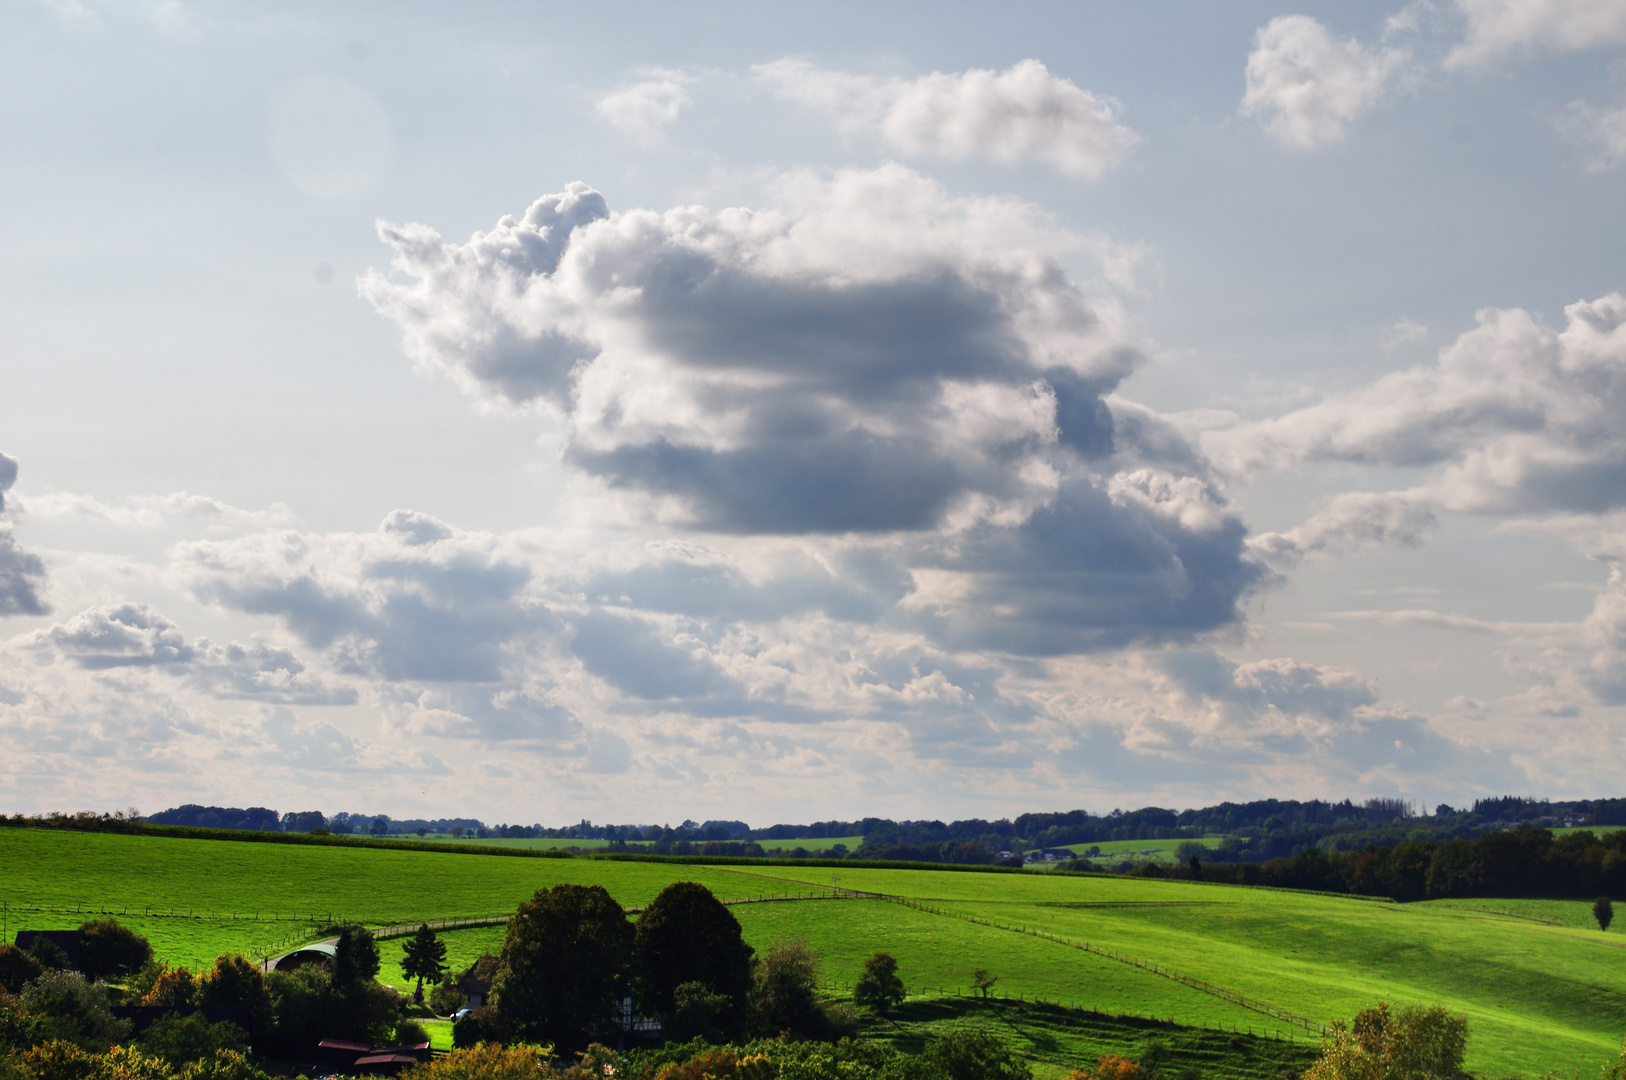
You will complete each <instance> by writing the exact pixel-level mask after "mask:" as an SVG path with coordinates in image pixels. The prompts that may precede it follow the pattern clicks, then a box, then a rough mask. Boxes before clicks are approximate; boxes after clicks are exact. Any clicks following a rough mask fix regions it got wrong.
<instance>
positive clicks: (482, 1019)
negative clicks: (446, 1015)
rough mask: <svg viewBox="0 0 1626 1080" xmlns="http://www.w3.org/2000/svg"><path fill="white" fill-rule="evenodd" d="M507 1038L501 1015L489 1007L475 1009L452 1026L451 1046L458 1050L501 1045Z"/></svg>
mask: <svg viewBox="0 0 1626 1080" xmlns="http://www.w3.org/2000/svg"><path fill="white" fill-rule="evenodd" d="M508 1036H509V1028H508V1026H507V1025H506V1024H504V1023H503V1018H502V1015H501V1014H500V1013H498V1012H497V1010H496V1009H493V1008H492V1007H491V1006H489V1005H487V1006H485V1007H484V1008H480V1009H475V1010H474V1011H473V1012H471V1013H469V1015H467V1016H465V1017H463V1018H462V1019H461V1020H459V1021H458V1022H457V1023H455V1024H453V1025H452V1045H453V1046H455V1047H459V1048H462V1047H473V1046H479V1045H480V1044H482V1043H503V1042H507V1041H508Z"/></svg>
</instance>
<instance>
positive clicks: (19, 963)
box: [0, 944, 45, 994]
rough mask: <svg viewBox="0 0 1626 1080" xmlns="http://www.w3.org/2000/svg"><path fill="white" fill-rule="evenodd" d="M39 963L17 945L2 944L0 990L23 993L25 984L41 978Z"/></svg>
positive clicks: (0, 951)
mask: <svg viewBox="0 0 1626 1080" xmlns="http://www.w3.org/2000/svg"><path fill="white" fill-rule="evenodd" d="M43 970H45V969H44V968H42V967H40V964H39V961H38V960H35V959H34V958H33V957H32V956H30V955H28V954H27V953H25V952H23V951H22V950H21V949H19V948H18V947H17V946H15V945H7V944H0V989H3V990H5V992H6V993H8V994H17V993H21V992H22V989H23V984H24V983H26V982H30V981H31V980H34V979H37V978H39V975H40V972H41V971H43Z"/></svg>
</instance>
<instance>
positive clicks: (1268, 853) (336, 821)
mask: <svg viewBox="0 0 1626 1080" xmlns="http://www.w3.org/2000/svg"><path fill="white" fill-rule="evenodd" d="M139 821H145V822H149V823H153V824H161V825H171V826H185V827H193V828H205V829H228V830H259V831H265V832H281V833H284V834H293V833H317V834H322V833H332V834H336V835H359V836H363V837H365V836H373V837H380V838H382V837H410V836H411V835H412V834H417V835H420V836H422V835H426V834H428V833H434V834H436V835H437V836H439V837H447V836H449V837H451V838H452V839H465V838H467V839H486V838H493V837H496V838H510V839H527V838H544V837H545V838H550V839H557V840H565V841H570V840H580V841H594V842H595V844H594V846H593V847H592V850H599V849H601V848H604V847H606V846H607V848H608V849H609V850H610V851H611V852H616V851H628V852H632V851H640V852H644V853H648V854H655V855H678V856H704V857H710V858H718V857H738V858H809V857H820V858H852V859H863V860H870V861H882V862H933V863H942V864H957V865H991V864H994V863H998V862H1000V861H1002V857H1006V858H1007V861H1012V862H1014V861H1016V860H1014V859H1009V858H1008V857H1009V856H1010V855H1011V854H1016V855H1019V854H1020V853H1021V852H1024V851H1034V850H1039V849H1051V850H1058V849H1060V850H1066V849H1077V848H1078V847H1079V846H1080V845H1091V844H1101V843H1106V842H1108V841H1139V840H1147V841H1159V840H1162V841H1166V840H1198V839H1201V838H1203V837H1210V836H1213V835H1216V834H1218V835H1223V836H1225V837H1226V839H1225V840H1224V841H1223V842H1221V843H1219V844H1217V845H1212V846H1210V847H1209V848H1208V849H1207V850H1206V851H1204V852H1202V853H1201V858H1202V859H1203V861H1204V862H1207V863H1260V864H1263V863H1267V862H1271V861H1273V860H1278V859H1283V858H1288V857H1292V856H1295V855H1297V854H1299V853H1301V852H1304V851H1306V850H1308V849H1310V848H1321V849H1323V850H1327V851H1354V850H1363V849H1365V848H1367V847H1379V848H1383V847H1393V846H1396V845H1398V844H1400V843H1402V842H1404V841H1407V840H1431V841H1435V842H1443V841H1446V840H1454V839H1471V838H1473V837H1476V836H1481V835H1484V834H1486V833H1488V832H1493V831H1498V830H1504V829H1508V828H1511V827H1514V826H1517V825H1521V824H1523V825H1555V824H1561V823H1574V824H1578V825H1588V824H1598V825H1608V824H1626V799H1599V800H1581V801H1569V802H1553V801H1549V800H1547V799H1534V798H1526V797H1521V796H1513V795H1508V796H1497V797H1494V798H1485V799H1479V800H1477V801H1476V802H1474V803H1473V805H1472V806H1471V807H1469V808H1466V809H1454V808H1452V807H1450V806H1446V805H1441V806H1438V807H1436V808H1435V812H1434V813H1433V814H1432V815H1428V816H1423V815H1421V814H1420V813H1419V808H1418V807H1416V806H1414V805H1413V804H1412V803H1409V802H1407V801H1405V800H1401V799H1394V798H1376V799H1369V800H1367V801H1366V802H1364V803H1359V804H1357V803H1355V802H1352V801H1350V800H1347V799H1346V800H1343V801H1341V802H1328V801H1325V800H1317V799H1311V800H1306V801H1302V802H1300V801H1296V800H1280V799H1260V800H1255V801H1253V802H1244V803H1238V802H1225V803H1220V804H1218V805H1216V806H1210V807H1204V808H1201V809H1194V810H1180V811H1176V810H1169V809H1164V808H1162V807H1155V806H1152V807H1143V808H1141V809H1138V810H1130V811H1124V810H1114V811H1112V812H1111V813H1109V814H1099V815H1098V814H1092V813H1090V812H1088V811H1085V810H1071V811H1065V812H1058V813H1032V814H1022V815H1020V816H1018V817H1016V818H1000V819H997V820H986V819H982V818H967V819H964V820H959V821H953V822H947V823H945V822H942V821H938V820H905V821H894V820H891V819H887V818H875V817H870V818H860V819H858V820H854V821H836V820H832V821H819V822H814V823H813V824H811V825H789V824H779V825H773V826H770V827H767V828H763V829H752V828H750V827H749V826H748V825H747V824H746V823H745V822H742V821H725V820H714V821H705V822H695V821H684V822H683V823H682V824H681V825H678V826H668V825H601V824H594V823H593V822H590V821H586V820H583V821H581V822H579V823H577V824H575V825H567V826H561V827H557V828H555V827H546V826H543V825H540V824H532V825H515V824H497V825H487V824H485V823H484V822H481V821H479V820H478V819H474V818H436V819H418V818H410V819H393V818H391V817H389V816H388V815H386V814H357V813H348V812H341V813H338V814H334V815H333V816H332V817H325V816H324V815H323V814H322V813H320V812H319V811H314V810H311V811H303V812H297V813H281V814H279V813H278V812H277V811H274V810H271V809H268V808H266V807H249V808H247V809H240V808H233V807H219V806H199V805H195V804H188V805H186V806H180V807H176V808H174V809H170V810H165V811H162V812H161V813H157V814H152V815H150V816H148V817H146V818H144V819H143V818H138V816H137V815H136V812H135V811H134V810H131V811H128V812H121V813H118V814H113V815H106V814H104V815H100V816H99V817H98V816H97V815H93V814H91V815H86V814H81V815H74V816H72V817H69V816H65V815H51V816H50V817H49V818H46V819H39V818H29V819H24V818H22V817H20V816H18V817H14V818H10V819H5V818H0V823H3V824H13V825H17V824H47V825H51V824H55V825H60V826H63V827H71V828H107V829H117V828H127V829H131V830H134V829H137V828H139V824H138V822H139ZM850 837H856V838H858V839H857V841H856V843H855V842H853V841H851V840H848V839H847V838H850ZM837 838H840V840H841V842H838V843H830V842H829V841H831V840H835V839H837ZM769 840H772V841H777V842H778V843H776V844H775V845H774V847H772V848H766V847H764V846H763V844H762V843H760V841H769ZM786 840H799V841H805V843H804V844H798V845H795V846H789V847H787V846H786V845H784V843H783V842H784V841H786ZM821 841H823V842H821ZM564 846H565V847H566V848H567V849H569V848H571V847H572V845H569V844H566V845H564ZM575 850H588V848H587V847H586V846H584V847H582V848H577V849H575ZM1134 865H1135V864H1134V862H1133V861H1132V860H1129V861H1126V862H1125V863H1124V864H1123V865H1122V866H1120V867H1118V869H1120V870H1123V871H1128V870H1130V869H1132V868H1133V867H1134Z"/></svg>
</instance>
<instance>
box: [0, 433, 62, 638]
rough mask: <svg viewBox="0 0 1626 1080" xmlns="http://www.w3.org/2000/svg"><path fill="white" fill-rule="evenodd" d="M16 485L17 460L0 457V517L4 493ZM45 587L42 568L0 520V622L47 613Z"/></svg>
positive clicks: (9, 523) (39, 562)
mask: <svg viewBox="0 0 1626 1080" xmlns="http://www.w3.org/2000/svg"><path fill="white" fill-rule="evenodd" d="M16 483H17V459H16V458H12V457H7V456H6V455H5V454H0V514H4V513H6V492H8V491H10V490H11V488H12V486H13V485H15V484H16ZM13 502H15V499H14V500H13ZM45 585H46V574H45V564H44V563H43V562H42V561H40V557H39V556H38V555H35V554H33V553H31V552H28V551H24V550H23V549H22V548H21V547H19V546H17V541H16V539H15V538H14V537H13V536H12V532H11V522H10V521H7V520H4V519H0V618H4V617H5V616H7V615H44V614H46V613H48V612H49V611H50V610H51V606H50V604H48V603H47V602H46V600H45Z"/></svg>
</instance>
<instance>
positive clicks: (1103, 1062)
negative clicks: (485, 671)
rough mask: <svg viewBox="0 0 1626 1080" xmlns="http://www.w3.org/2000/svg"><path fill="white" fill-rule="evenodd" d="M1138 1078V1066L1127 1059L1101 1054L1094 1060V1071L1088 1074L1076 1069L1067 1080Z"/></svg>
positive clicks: (1129, 1079)
mask: <svg viewBox="0 0 1626 1080" xmlns="http://www.w3.org/2000/svg"><path fill="white" fill-rule="evenodd" d="M1139 1076H1140V1066H1139V1065H1136V1064H1135V1063H1134V1062H1133V1061H1130V1060H1129V1059H1128V1058H1126V1057H1119V1056H1118V1055H1117V1054H1102V1055H1101V1056H1100V1057H1099V1058H1097V1059H1096V1062H1095V1068H1094V1069H1092V1070H1090V1071H1089V1072H1085V1071H1084V1070H1083V1069H1076V1070H1074V1071H1073V1073H1072V1074H1071V1075H1070V1076H1068V1077H1067V1080H1136V1078H1137V1077H1139Z"/></svg>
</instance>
